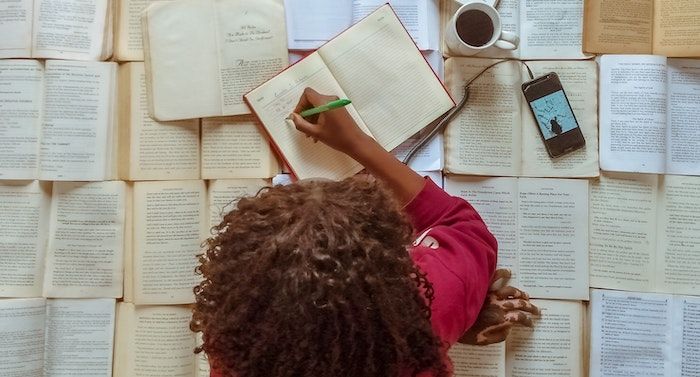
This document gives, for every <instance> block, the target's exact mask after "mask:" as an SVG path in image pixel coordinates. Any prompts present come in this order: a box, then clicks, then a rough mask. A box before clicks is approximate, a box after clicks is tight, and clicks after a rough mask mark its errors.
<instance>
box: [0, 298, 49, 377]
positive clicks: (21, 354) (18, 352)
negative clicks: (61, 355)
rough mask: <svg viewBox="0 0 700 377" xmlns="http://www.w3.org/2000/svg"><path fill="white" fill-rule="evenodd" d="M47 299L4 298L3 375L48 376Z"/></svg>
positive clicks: (0, 314) (0, 323)
mask: <svg viewBox="0 0 700 377" xmlns="http://www.w3.org/2000/svg"><path fill="white" fill-rule="evenodd" d="M45 318H46V300H45V299H43V298H21V299H9V300H0V375H1V376H8V377H24V376H43V375H44V319H45Z"/></svg>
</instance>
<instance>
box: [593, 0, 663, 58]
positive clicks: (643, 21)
mask: <svg viewBox="0 0 700 377" xmlns="http://www.w3.org/2000/svg"><path fill="white" fill-rule="evenodd" d="M671 1H675V0H671ZM654 4H655V1H654V0H625V1H619V0H585V3H584V21H583V50H584V51H586V52H591V53H616V54H651V46H652V21H653V12H654Z"/></svg>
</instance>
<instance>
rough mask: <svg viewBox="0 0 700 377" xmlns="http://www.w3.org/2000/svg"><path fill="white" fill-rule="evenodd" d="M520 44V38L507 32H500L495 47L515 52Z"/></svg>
mask: <svg viewBox="0 0 700 377" xmlns="http://www.w3.org/2000/svg"><path fill="white" fill-rule="evenodd" d="M519 43H520V37H518V36H517V35H516V34H514V33H511V32H509V31H502V32H501V37H500V38H499V39H498V40H497V41H496V43H495V46H496V47H498V48H502V49H504V50H515V49H516V48H518V44H519Z"/></svg>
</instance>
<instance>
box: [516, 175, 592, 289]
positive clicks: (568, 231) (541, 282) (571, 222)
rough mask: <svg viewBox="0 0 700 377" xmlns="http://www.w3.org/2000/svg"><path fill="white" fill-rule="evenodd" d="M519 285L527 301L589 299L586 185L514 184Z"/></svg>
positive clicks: (533, 181)
mask: <svg viewBox="0 0 700 377" xmlns="http://www.w3.org/2000/svg"><path fill="white" fill-rule="evenodd" d="M518 186H519V195H518V220H517V224H518V250H519V254H518V269H519V272H520V278H519V284H520V286H521V287H522V288H523V290H525V291H526V292H527V293H528V294H529V295H530V297H536V298H555V299H580V300H587V299H588V222H587V220H586V219H588V181H587V180H575V179H537V178H520V179H519V180H518Z"/></svg>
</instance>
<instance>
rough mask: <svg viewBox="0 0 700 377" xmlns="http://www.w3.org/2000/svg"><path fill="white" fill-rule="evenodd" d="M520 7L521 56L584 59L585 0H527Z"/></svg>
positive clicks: (524, 57) (525, 57)
mask: <svg viewBox="0 0 700 377" xmlns="http://www.w3.org/2000/svg"><path fill="white" fill-rule="evenodd" d="M523 4H524V5H525V6H523V7H522V9H521V10H520V30H522V33H521V35H520V58H522V59H583V58H585V57H586V55H585V54H584V53H583V51H582V49H581V33H582V29H583V25H582V24H583V0H528V1H525V2H523Z"/></svg>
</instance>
